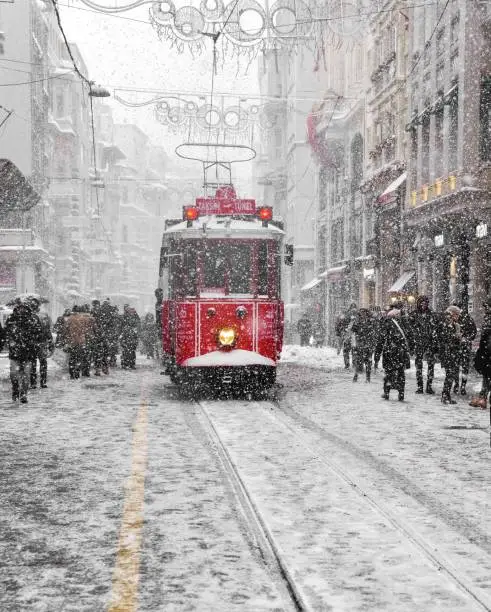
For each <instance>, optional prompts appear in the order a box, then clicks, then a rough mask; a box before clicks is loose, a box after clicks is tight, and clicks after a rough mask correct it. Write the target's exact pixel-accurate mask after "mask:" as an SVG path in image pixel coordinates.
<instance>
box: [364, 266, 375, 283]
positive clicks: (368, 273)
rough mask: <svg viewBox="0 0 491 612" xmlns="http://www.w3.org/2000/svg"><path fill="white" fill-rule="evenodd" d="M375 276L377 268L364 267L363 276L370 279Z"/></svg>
mask: <svg viewBox="0 0 491 612" xmlns="http://www.w3.org/2000/svg"><path fill="white" fill-rule="evenodd" d="M374 276H375V268H364V269H363V278H365V279H367V280H370V279H372V278H373V277H374Z"/></svg>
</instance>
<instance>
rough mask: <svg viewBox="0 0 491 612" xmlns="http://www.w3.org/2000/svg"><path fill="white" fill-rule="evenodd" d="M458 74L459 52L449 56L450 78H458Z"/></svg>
mask: <svg viewBox="0 0 491 612" xmlns="http://www.w3.org/2000/svg"><path fill="white" fill-rule="evenodd" d="M458 73H459V52H458V51H455V52H454V53H452V55H451V56H450V74H451V75H452V78H454V77H456V76H458Z"/></svg>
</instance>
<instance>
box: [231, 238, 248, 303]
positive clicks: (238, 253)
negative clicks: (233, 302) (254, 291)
mask: <svg viewBox="0 0 491 612" xmlns="http://www.w3.org/2000/svg"><path fill="white" fill-rule="evenodd" d="M229 248H230V250H229V262H230V264H229V265H230V268H229V270H230V272H229V293H241V294H249V293H251V280H252V278H251V277H252V252H251V245H250V244H231V245H230V247H229Z"/></svg>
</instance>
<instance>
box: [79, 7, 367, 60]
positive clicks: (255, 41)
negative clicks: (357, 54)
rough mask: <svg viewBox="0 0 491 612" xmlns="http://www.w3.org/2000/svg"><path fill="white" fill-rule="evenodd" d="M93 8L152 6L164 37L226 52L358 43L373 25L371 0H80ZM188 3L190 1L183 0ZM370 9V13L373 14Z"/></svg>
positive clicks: (193, 48) (180, 45) (196, 49)
mask: <svg viewBox="0 0 491 612" xmlns="http://www.w3.org/2000/svg"><path fill="white" fill-rule="evenodd" d="M80 1H81V2H82V3H83V4H85V5H87V6H88V7H90V8H91V9H92V10H97V11H100V12H104V13H108V14H115V13H121V12H123V11H128V10H131V9H134V8H137V7H141V6H143V5H149V20H150V23H151V24H152V25H153V26H154V27H155V29H156V31H157V33H158V35H159V37H160V38H161V39H162V40H164V41H166V42H168V43H169V44H170V45H171V47H174V48H176V49H177V51H178V52H181V53H182V52H184V51H186V50H187V51H190V52H191V53H192V54H199V53H201V52H202V51H203V50H204V49H205V48H206V47H207V45H209V44H211V42H212V41H213V44H216V42H217V41H218V40H219V42H220V44H221V50H220V52H221V56H222V58H225V57H227V56H234V55H235V56H237V57H239V56H243V55H245V56H247V57H248V59H249V60H251V59H253V58H254V57H255V56H256V55H257V53H258V52H259V51H268V50H288V51H291V50H295V49H297V48H299V47H308V48H310V49H312V50H314V51H320V52H322V53H324V50H325V48H326V46H330V45H333V46H337V47H340V46H342V45H343V44H348V45H350V44H351V45H352V44H355V42H356V40H357V38H358V37H359V36H360V34H361V33H362V31H364V30H365V28H366V27H367V23H368V20H367V18H366V15H367V11H368V12H369V11H370V9H372V10H373V5H372V4H371V2H370V0H330V1H329V2H326V1H325V0H275V1H274V2H272V3H271V4H270V3H269V0H230V1H229V2H228V3H225V2H224V0H187V1H188V2H189V4H182V5H180V2H179V0H164V1H156V0H121V1H120V2H119V3H118V6H114V3H113V2H111V4H112V5H113V6H109V0H97V1H96V0H80ZM181 2H183V3H184V0H181ZM368 14H369V13H368Z"/></svg>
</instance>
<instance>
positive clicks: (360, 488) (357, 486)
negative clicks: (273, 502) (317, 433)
mask: <svg viewBox="0 0 491 612" xmlns="http://www.w3.org/2000/svg"><path fill="white" fill-rule="evenodd" d="M276 408H279V409H280V411H281V413H282V415H284V416H282V417H279V415H278V412H276V416H277V417H278V418H280V420H281V422H282V424H283V425H284V426H285V427H287V428H288V429H289V430H290V431H291V432H293V433H294V435H296V437H297V438H298V439H299V440H302V443H304V444H305V445H306V447H309V446H310V441H309V440H308V438H307V437H306V436H305V435H303V434H302V433H301V432H299V431H298V428H295V427H293V426H292V425H291V424H290V423H288V422H287V421H286V419H285V416H286V413H285V412H283V410H282V408H281V406H280V405H279V403H276ZM311 423H312V424H313V422H311ZM314 425H315V424H314ZM317 427H318V429H321V427H320V426H317ZM310 450H311V452H312V454H313V455H314V456H315V457H316V459H318V460H319V461H321V462H322V463H323V464H325V465H326V467H328V468H329V469H330V470H331V471H332V472H334V473H335V474H336V475H337V476H338V477H339V478H340V479H341V480H342V481H343V482H345V483H346V484H348V485H349V486H350V487H351V488H352V489H353V491H355V492H356V494H357V495H358V496H359V497H360V498H361V499H363V501H364V502H365V503H367V504H369V505H370V506H371V507H372V508H374V509H375V510H376V511H377V512H378V513H379V514H381V515H382V516H383V517H384V518H385V519H386V520H387V521H388V522H389V523H390V524H391V525H392V526H393V527H394V528H395V529H397V530H398V531H399V532H400V533H402V534H403V535H404V537H405V538H406V539H407V540H408V541H409V542H411V543H412V544H413V545H414V546H416V547H417V548H418V549H419V550H420V552H422V553H423V554H424V556H425V557H426V558H427V559H428V560H429V561H430V562H431V563H432V564H433V565H434V567H435V568H436V569H437V570H438V571H440V572H442V573H444V574H445V575H446V576H447V577H448V578H449V579H450V580H452V581H453V582H454V584H456V585H457V586H458V587H459V588H460V589H461V590H462V591H464V592H465V593H466V594H467V595H468V596H469V597H470V598H472V599H473V600H474V601H475V602H476V603H477V604H478V605H479V606H480V607H481V609H482V610H486V611H487V612H489V611H491V598H490V597H489V596H488V595H487V594H486V593H484V592H482V591H481V589H477V588H476V587H475V586H474V585H473V584H471V583H470V582H469V580H467V578H466V577H465V576H463V575H462V573H460V572H459V571H458V570H457V568H455V567H454V566H453V564H452V563H451V562H450V561H449V560H448V559H446V558H445V556H444V555H442V554H441V553H440V552H439V551H438V550H437V549H436V548H435V547H434V546H432V544H430V543H429V542H428V541H427V540H426V538H424V537H422V536H421V535H420V534H418V533H417V531H416V530H414V529H413V528H412V527H411V526H410V525H409V524H408V523H407V522H405V521H402V520H401V519H400V518H398V517H397V516H396V515H395V514H394V513H393V512H391V511H390V510H389V509H388V508H387V507H385V505H384V504H383V503H382V502H381V501H380V499H377V495H376V493H375V492H373V491H371V490H370V487H369V486H368V485H367V484H366V483H364V482H362V481H361V480H360V479H358V478H355V477H353V476H352V475H351V474H349V473H348V472H347V471H346V470H344V469H343V468H342V467H341V466H340V465H339V464H338V463H337V462H335V461H333V460H332V459H329V458H328V457H327V455H325V454H322V453H319V452H318V451H315V450H314V449H310Z"/></svg>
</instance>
